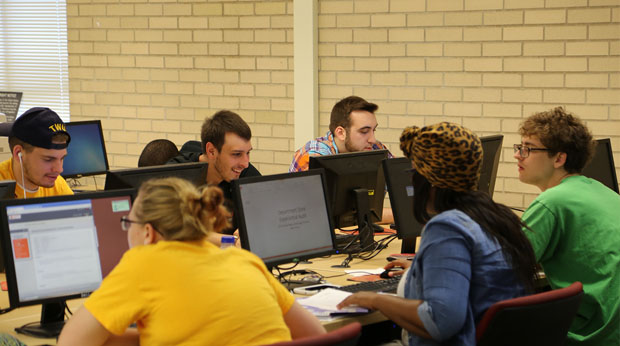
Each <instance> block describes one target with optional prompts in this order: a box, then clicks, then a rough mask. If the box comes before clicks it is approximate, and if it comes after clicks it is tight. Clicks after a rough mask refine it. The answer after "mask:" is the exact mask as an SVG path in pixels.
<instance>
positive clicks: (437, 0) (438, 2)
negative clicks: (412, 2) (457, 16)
mask: <svg viewBox="0 0 620 346" xmlns="http://www.w3.org/2000/svg"><path fill="white" fill-rule="evenodd" d="M426 10H427V11H441V12H443V11H461V10H463V0H433V1H431V2H427V3H426Z"/></svg>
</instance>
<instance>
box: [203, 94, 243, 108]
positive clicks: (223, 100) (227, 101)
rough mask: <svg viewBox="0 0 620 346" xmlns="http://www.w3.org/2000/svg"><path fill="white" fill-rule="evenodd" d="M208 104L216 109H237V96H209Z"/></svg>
mask: <svg viewBox="0 0 620 346" xmlns="http://www.w3.org/2000/svg"><path fill="white" fill-rule="evenodd" d="M209 105H210V107H212V108H216V109H239V98H238V97H226V96H211V97H210V98H209Z"/></svg>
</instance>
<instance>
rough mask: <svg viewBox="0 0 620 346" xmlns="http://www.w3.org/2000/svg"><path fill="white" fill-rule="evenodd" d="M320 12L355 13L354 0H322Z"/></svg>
mask: <svg viewBox="0 0 620 346" xmlns="http://www.w3.org/2000/svg"><path fill="white" fill-rule="evenodd" d="M319 13H320V14H324V13H353V1H352V0H349V1H321V2H320V3H319Z"/></svg>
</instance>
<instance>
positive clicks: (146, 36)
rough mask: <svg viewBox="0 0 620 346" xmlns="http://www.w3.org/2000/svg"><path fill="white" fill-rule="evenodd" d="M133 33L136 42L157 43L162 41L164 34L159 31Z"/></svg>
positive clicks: (137, 31)
mask: <svg viewBox="0 0 620 346" xmlns="http://www.w3.org/2000/svg"><path fill="white" fill-rule="evenodd" d="M134 33H135V36H136V41H150V42H153V41H155V42H159V41H162V40H163V39H164V33H163V31H161V30H136V31H134Z"/></svg>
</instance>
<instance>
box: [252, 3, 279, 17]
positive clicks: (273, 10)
mask: <svg viewBox="0 0 620 346" xmlns="http://www.w3.org/2000/svg"><path fill="white" fill-rule="evenodd" d="M254 12H255V13H256V14H258V15H276V14H286V2H284V1H266V2H257V3H255V4H254Z"/></svg>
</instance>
